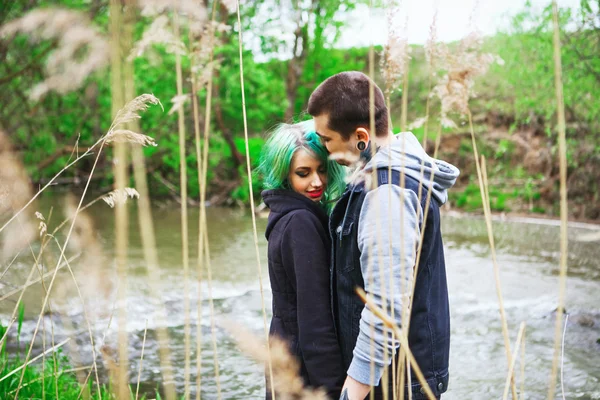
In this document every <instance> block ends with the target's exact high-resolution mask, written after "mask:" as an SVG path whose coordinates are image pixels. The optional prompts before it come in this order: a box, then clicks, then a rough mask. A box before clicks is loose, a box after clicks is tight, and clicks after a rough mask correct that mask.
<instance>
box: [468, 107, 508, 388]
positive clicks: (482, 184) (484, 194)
mask: <svg viewBox="0 0 600 400" xmlns="http://www.w3.org/2000/svg"><path fill="white" fill-rule="evenodd" d="M468 117H469V128H470V130H471V141H472V144H473V152H474V154H475V167H476V169H477V177H478V181H479V191H480V193H481V199H482V201H483V213H484V217H485V225H486V230H487V234H488V241H489V243H490V252H491V254H492V265H493V270H494V282H495V284H496V295H497V297H498V307H499V311H500V322H501V325H502V336H503V338H504V348H505V350H506V359H507V362H508V366H510V365H511V362H512V356H511V350H510V341H509V336H508V322H507V319H506V312H505V310H504V300H503V296H502V285H501V283H500V268H499V267H498V262H497V258H496V245H495V243H494V232H493V228H492V215H491V211H490V199H489V197H488V189H487V173H486V170H487V169H486V166H485V157H483V156H482V157H481V162H480V161H479V154H478V152H477V144H476V143H475V132H474V130H473V119H472V117H471V112H470V111H469V113H468ZM484 173H485V174H484ZM511 391H512V397H513V399H517V398H518V397H517V388H516V385H515V381H514V377H513V378H512V380H511Z"/></svg>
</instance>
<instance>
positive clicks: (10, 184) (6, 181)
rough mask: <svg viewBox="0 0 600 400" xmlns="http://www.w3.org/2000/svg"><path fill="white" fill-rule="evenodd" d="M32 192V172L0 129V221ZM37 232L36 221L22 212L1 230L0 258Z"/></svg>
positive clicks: (11, 253)
mask: <svg viewBox="0 0 600 400" xmlns="http://www.w3.org/2000/svg"><path fill="white" fill-rule="evenodd" d="M32 196H33V193H32V190H31V185H30V183H29V176H28V175H27V172H26V171H25V168H24V167H23V164H21V161H20V160H19V159H18V158H17V156H16V155H15V153H14V152H13V149H12V146H11V144H10V142H9V141H8V137H7V136H6V134H5V133H4V132H3V131H1V130H0V221H4V220H6V219H8V218H9V217H11V216H12V215H14V214H15V213H16V212H18V211H19V210H20V209H21V208H22V207H23V206H24V205H25V204H27V202H28V201H29V199H30V198H31V197H32ZM36 236H37V229H36V227H35V224H34V222H33V221H31V220H30V218H29V217H28V216H24V215H22V216H21V217H20V219H18V220H17V221H16V222H15V223H13V224H11V225H9V226H8V227H7V228H6V229H4V230H3V231H2V242H1V243H0V251H1V253H0V260H5V259H7V258H9V257H11V256H13V255H14V254H16V253H18V252H19V251H20V250H21V249H23V248H24V247H26V246H27V245H28V244H29V243H30V242H31V241H32V240H33V239H34V238H35V237H36Z"/></svg>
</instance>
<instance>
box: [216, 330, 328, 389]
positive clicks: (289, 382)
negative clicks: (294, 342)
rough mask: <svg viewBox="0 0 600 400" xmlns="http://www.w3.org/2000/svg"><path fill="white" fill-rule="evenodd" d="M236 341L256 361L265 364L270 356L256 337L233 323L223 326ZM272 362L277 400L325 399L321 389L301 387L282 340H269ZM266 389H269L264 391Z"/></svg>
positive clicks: (298, 368) (292, 357) (298, 370)
mask: <svg viewBox="0 0 600 400" xmlns="http://www.w3.org/2000/svg"><path fill="white" fill-rule="evenodd" d="M223 325H224V326H225V328H226V329H227V330H228V331H229V332H230V333H231V335H232V336H233V337H234V339H235V340H236V342H237V344H238V347H239V348H240V350H242V351H243V352H244V353H246V354H247V355H249V356H250V357H252V358H254V359H255V360H256V361H258V362H260V363H263V364H265V366H266V365H268V363H269V356H268V353H267V347H266V345H265V343H264V342H263V341H261V340H260V339H258V338H257V337H256V335H254V334H252V333H251V332H249V331H247V330H245V329H243V328H240V327H239V325H234V324H233V323H227V324H223ZM269 345H270V348H271V351H270V353H271V363H272V366H273V379H272V380H270V384H271V385H272V386H273V388H274V389H275V394H276V396H277V399H280V400H292V399H293V400H309V399H310V400H326V399H327V395H326V393H325V391H323V390H321V389H311V388H306V387H304V382H303V380H302V377H300V365H299V364H298V360H296V358H295V357H294V356H292V355H291V354H290V351H289V348H288V345H287V343H286V342H285V341H283V340H281V339H278V338H276V337H272V338H271V339H270V343H269ZM267 390H269V389H268V388H267Z"/></svg>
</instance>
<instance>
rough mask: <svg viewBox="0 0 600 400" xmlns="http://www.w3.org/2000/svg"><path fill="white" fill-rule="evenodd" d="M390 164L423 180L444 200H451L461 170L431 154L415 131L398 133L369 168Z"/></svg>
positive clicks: (367, 166)
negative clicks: (450, 195)
mask: <svg viewBox="0 0 600 400" xmlns="http://www.w3.org/2000/svg"><path fill="white" fill-rule="evenodd" d="M390 164H391V168H392V169H394V170H397V171H402V170H404V173H405V174H406V175H407V176H409V177H411V178H414V179H416V180H418V181H420V182H422V184H423V186H424V187H425V188H428V189H429V188H431V189H429V190H431V191H432V193H431V194H432V196H433V197H434V198H435V199H436V200H437V201H438V203H440V204H444V203H445V202H446V201H447V200H448V189H449V188H451V187H452V186H453V185H454V183H455V182H456V178H458V175H459V174H460V171H459V170H458V168H456V167H455V166H454V165H452V164H450V163H447V162H445V161H442V160H437V159H435V158H433V157H430V156H429V155H427V153H426V152H425V150H424V149H423V147H422V146H421V144H420V143H419V141H418V140H417V138H416V137H415V135H413V134H412V133H411V132H401V133H398V134H397V135H394V136H393V137H392V138H391V139H390V143H389V144H388V145H385V146H382V147H381V148H379V150H378V151H377V153H376V154H375V155H374V156H373V158H372V159H371V160H370V161H369V162H368V163H367V165H366V166H365V171H372V170H373V169H377V168H388V167H389V166H390ZM432 173H433V176H432Z"/></svg>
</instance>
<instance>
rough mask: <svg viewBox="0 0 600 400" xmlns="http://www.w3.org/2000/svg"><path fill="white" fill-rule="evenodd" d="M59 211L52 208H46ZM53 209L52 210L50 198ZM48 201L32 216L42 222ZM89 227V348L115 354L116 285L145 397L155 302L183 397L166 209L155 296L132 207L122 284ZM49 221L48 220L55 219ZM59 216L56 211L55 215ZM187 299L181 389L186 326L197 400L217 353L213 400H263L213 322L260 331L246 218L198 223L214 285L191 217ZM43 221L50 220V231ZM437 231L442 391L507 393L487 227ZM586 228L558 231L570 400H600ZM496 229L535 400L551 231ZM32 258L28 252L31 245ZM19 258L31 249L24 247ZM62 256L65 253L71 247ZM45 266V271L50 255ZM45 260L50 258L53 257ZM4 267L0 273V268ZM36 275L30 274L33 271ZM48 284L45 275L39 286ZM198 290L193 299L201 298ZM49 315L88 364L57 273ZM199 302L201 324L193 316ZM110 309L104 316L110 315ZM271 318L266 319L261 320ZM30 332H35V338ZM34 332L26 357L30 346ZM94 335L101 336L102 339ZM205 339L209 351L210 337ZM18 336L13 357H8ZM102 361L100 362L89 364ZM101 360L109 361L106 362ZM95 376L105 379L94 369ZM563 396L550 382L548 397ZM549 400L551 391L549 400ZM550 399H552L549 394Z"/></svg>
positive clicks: (179, 270)
mask: <svg viewBox="0 0 600 400" xmlns="http://www.w3.org/2000/svg"><path fill="white" fill-rule="evenodd" d="M55 203H57V202H55ZM56 205H59V204H56ZM48 209H49V204H45V205H44V206H43V207H42V208H41V209H40V211H42V212H44V214H45V215H48ZM89 214H90V215H91V216H92V218H93V220H94V223H95V225H96V227H97V229H98V240H99V241H100V243H101V245H102V248H103V249H104V252H105V257H106V258H105V260H107V261H104V262H102V264H101V265H99V266H95V267H94V269H93V270H92V269H91V267H90V265H84V264H85V262H83V261H82V260H84V257H83V256H80V257H79V258H76V259H75V260H73V262H72V263H71V266H72V267H73V269H74V270H75V275H76V278H77V280H78V282H79V283H80V286H81V290H82V292H83V296H84V298H85V301H86V304H87V312H88V318H89V320H90V323H91V324H92V326H93V330H94V338H95V341H96V342H97V345H96V349H98V350H99V349H100V348H101V347H102V348H103V349H104V350H105V353H111V352H114V353H116V349H117V344H116V337H117V332H118V330H119V327H118V323H119V321H118V314H119V312H118V309H119V306H120V305H119V303H118V302H116V300H115V299H116V298H117V296H116V293H117V292H116V290H117V286H118V285H126V288H127V304H126V305H125V307H126V310H127V325H126V330H127V332H128V334H129V335H128V336H129V359H130V370H131V381H132V382H137V374H138V368H139V363H140V355H141V351H142V342H143V340H142V339H143V336H144V330H145V326H146V324H147V326H148V331H147V339H146V343H145V348H144V358H143V368H142V373H141V382H142V383H143V390H144V391H146V392H149V391H152V390H153V388H154V387H156V385H157V382H160V381H161V366H160V358H159V352H158V341H157V330H156V328H157V325H158V324H159V323H160V322H159V321H160V319H158V318H157V317H156V315H155V311H156V310H157V309H159V307H157V305H156V304H157V303H156V300H155V299H156V296H157V295H158V296H160V298H161V299H162V304H164V307H165V309H166V314H167V319H166V321H163V322H162V323H163V324H164V325H165V327H166V328H167V329H168V332H169V335H170V339H171V343H170V351H171V353H172V361H173V365H174V369H175V376H176V385H177V388H178V390H179V391H180V392H183V376H184V373H183V372H184V359H185V354H186V349H185V344H184V343H185V341H184V336H185V335H184V327H185V321H186V316H185V307H184V271H183V267H182V260H181V220H180V213H179V209H178V207H177V206H172V207H165V208H162V209H154V223H155V227H156V235H157V247H158V255H159V257H160V272H159V273H160V278H159V279H158V285H159V290H158V292H155V291H153V290H152V289H151V285H150V282H149V279H148V276H147V272H146V268H145V262H144V255H143V249H142V246H141V237H140V232H139V228H138V224H137V214H136V209H135V207H134V206H133V207H130V230H131V238H130V242H129V262H128V271H129V273H128V279H127V281H126V282H123V281H120V280H119V279H117V278H116V276H115V265H114V261H113V257H114V253H113V252H112V251H111V249H113V248H114V217H113V215H114V214H113V211H112V210H110V209H109V208H108V207H106V206H105V205H104V204H102V205H98V206H94V207H93V208H91V210H90V211H89ZM56 215H58V213H56ZM53 218H56V219H57V220H58V218H59V217H58V216H55V217H53ZM189 222H190V248H191V256H190V269H191V272H190V277H189V288H190V294H189V298H190V302H191V305H192V306H191V316H190V321H191V322H190V323H191V328H190V329H191V339H192V342H191V343H192V345H191V349H190V350H189V355H190V359H191V374H192V378H191V381H192V383H191V390H192V393H195V392H196V390H197V386H196V376H197V375H198V371H197V369H196V360H197V354H196V351H195V347H196V345H195V343H196V337H197V335H196V332H197V323H198V321H199V320H200V321H201V322H200V327H201V329H200V332H201V336H200V339H201V349H202V350H201V371H200V376H201V378H202V379H201V393H202V397H203V398H206V399H215V398H217V384H216V378H215V372H216V371H215V368H214V365H215V364H214V359H215V358H216V359H217V360H218V366H219V387H220V391H221V398H223V399H260V398H263V396H264V383H263V382H264V378H263V367H262V366H260V365H258V364H257V363H255V362H254V361H252V360H251V359H250V358H248V357H247V356H246V355H244V354H243V353H241V352H240V351H239V350H238V349H237V347H236V345H235V342H234V340H233V339H232V337H231V335H230V334H229V332H228V331H227V330H226V329H224V328H223V326H224V325H225V324H226V323H228V324H229V325H230V326H233V327H234V329H236V327H242V326H243V327H245V328H248V329H249V330H250V331H252V332H255V333H256V335H257V336H259V337H261V338H262V337H264V331H263V328H264V323H263V313H262V305H261V293H260V286H259V280H258V267H257V261H256V252H255V248H254V239H253V233H252V224H251V219H250V216H249V214H248V213H247V212H243V211H239V210H231V209H212V208H211V209H209V210H208V226H209V235H210V236H209V240H210V254H211V267H212V268H211V269H212V271H211V272H212V285H210V286H209V285H208V282H207V281H206V273H207V272H206V271H204V272H203V281H202V282H201V283H198V282H199V281H198V279H197V275H196V264H197V263H196V251H195V249H197V228H196V227H197V222H198V212H197V211H195V210H191V211H190V219H189ZM265 224H266V220H265V219H259V220H258V231H259V256H260V261H261V263H262V277H263V284H264V303H265V307H266V310H267V318H268V317H269V316H270V310H271V306H270V302H271V295H270V291H269V283H268V276H267V262H266V240H265V239H264V236H263V232H264V227H265ZM51 225H52V224H51ZM443 232H444V241H445V250H446V262H447V272H448V282H449V294H450V304H451V324H452V344H451V355H450V377H451V378H450V386H449V390H448V392H447V394H446V395H444V396H443V398H444V399H445V400H450V399H500V398H502V393H503V390H504V384H505V379H506V371H507V361H506V354H505V349H504V341H503V336H502V330H501V323H500V314H499V308H498V298H497V294H496V287H495V281H494V274H493V267H492V261H491V256H490V250H489V244H488V238H487V232H486V229H485V223H484V221H483V219H481V218H477V217H468V216H450V215H446V216H444V218H443ZM586 232H589V227H585V226H571V227H570V228H569V239H570V248H569V258H568V263H569V277H568V280H567V292H566V303H565V304H566V311H567V313H568V315H569V319H568V323H567V327H566V335H565V337H564V357H563V358H562V364H563V376H564V380H563V381H564V390H565V396H566V398H569V399H600V246H599V245H598V244H599V243H598V242H595V243H594V242H582V241H578V240H577V239H578V237H579V236H580V235H581V234H583V233H586ZM494 233H495V241H496V249H497V255H498V265H499V268H500V277H501V283H502V292H503V298H504V306H505V308H506V316H507V320H508V327H509V332H510V341H511V347H513V348H514V342H515V340H516V336H517V331H518V327H519V324H520V323H521V322H522V321H525V322H526V324H527V325H526V326H527V328H526V337H525V343H526V345H525V369H524V371H525V374H524V386H523V387H524V392H525V395H524V398H526V399H543V398H546V392H547V387H548V381H549V374H550V369H551V364H552V358H553V340H554V330H555V324H554V315H555V308H556V304H557V301H558V258H559V227H558V226H557V225H556V224H549V223H530V222H523V221H521V222H519V221H512V222H508V221H495V222H494ZM33 250H34V251H37V248H34V249H33ZM27 252H29V250H28V251H27ZM27 252H24V253H22V254H21V256H20V257H19V258H18V259H17V260H16V262H15V263H14V264H13V265H12V266H11V267H10V269H9V270H8V271H7V272H6V274H5V275H4V276H3V277H2V280H1V281H0V290H1V293H0V294H2V295H4V294H6V293H8V292H9V291H11V290H14V289H15V288H17V287H19V286H21V285H23V284H24V283H25V281H26V279H27V275H28V274H29V271H30V269H31V266H32V261H31V260H32V256H31V253H30V252H29V255H27ZM69 254H70V255H71V254H72V253H69ZM47 262H48V265H46V266H45V267H46V268H47V269H52V268H53V267H54V266H55V264H53V263H51V262H50V261H47ZM54 262H55V261H54ZM3 269H4V267H3ZM36 276H38V275H37V272H36ZM49 282H50V279H49V278H48V279H46V286H47V285H48V284H49ZM43 293H44V292H43V288H42V287H41V285H40V284H36V285H33V286H32V287H30V288H29V289H28V290H27V292H26V293H25V297H24V301H23V302H24V304H25V310H26V313H25V321H24V324H23V330H22V334H21V345H20V347H21V349H23V347H24V346H25V345H24V343H27V341H28V340H30V339H31V337H32V334H33V331H34V329H35V326H36V323H37V315H38V314H39V309H40V305H41V303H42V300H43ZM199 294H200V296H201V298H199ZM210 297H212V299H213V300H214V315H215V321H214V322H215V324H216V326H217V328H216V330H215V331H214V333H215V335H214V337H213V336H212V333H211V332H212V330H211V311H210V303H209V301H208V299H209V298H210ZM16 299H17V296H12V297H10V298H9V299H7V300H4V301H2V302H1V303H0V320H1V321H2V322H3V323H4V325H6V323H7V321H8V320H9V317H10V315H11V313H12V310H13V309H14V307H15V301H16ZM51 299H52V301H51V306H52V309H53V314H50V313H45V315H44V319H43V322H44V324H43V328H44V329H45V330H46V332H47V334H46V338H47V341H48V342H49V341H50V334H49V332H50V328H51V327H52V325H51V322H52V323H53V329H54V335H55V340H56V341H60V340H62V339H64V338H65V337H72V338H73V340H71V342H69V343H68V344H67V345H65V346H64V351H65V353H66V354H67V355H68V356H69V357H70V359H71V362H72V363H73V364H76V365H90V364H91V363H92V356H91V351H90V346H89V334H88V331H87V325H86V322H85V319H84V316H83V308H82V303H81V300H80V298H79V297H78V295H77V292H76V290H75V289H74V285H73V283H72V278H71V276H70V274H69V273H68V272H67V270H66V268H63V269H61V270H60V271H59V273H58V274H57V279H56V281H55V283H54V286H53V291H52V296H51ZM198 302H200V303H201V305H202V306H201V308H200V313H201V318H200V319H199V318H198V310H199V308H198V306H197V304H198ZM111 315H114V318H112V319H111ZM267 322H268V321H267ZM41 329H42V328H40V332H41ZM41 336H42V333H40V334H39V335H38V339H37V340H36V345H35V346H34V354H39V353H40V352H41V347H42V342H41V339H39V337H41ZM104 337H105V338H104ZM213 339H214V340H215V341H216V345H217V346H216V348H217V354H215V353H214V352H213V344H212V340H213ZM15 342H16V340H15V334H14V330H13V334H12V335H11V343H12V347H11V349H12V350H13V351H17V348H16V345H15ZM100 358H102V357H100ZM105 358H106V357H105ZM102 375H103V377H104V378H105V377H106V374H105V373H103V374H102ZM516 377H517V385H518V387H519V388H520V387H521V381H522V376H521V367H520V365H519V364H517V368H516ZM558 393H559V394H560V388H559V392H558ZM557 396H558V395H557ZM557 398H558V397H557Z"/></svg>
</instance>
